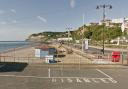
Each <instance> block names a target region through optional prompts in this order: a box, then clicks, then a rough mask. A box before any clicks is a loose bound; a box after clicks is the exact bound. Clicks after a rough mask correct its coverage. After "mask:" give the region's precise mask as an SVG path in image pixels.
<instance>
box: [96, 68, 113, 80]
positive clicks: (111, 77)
mask: <svg viewBox="0 0 128 89" xmlns="http://www.w3.org/2000/svg"><path fill="white" fill-rule="evenodd" d="M96 70H97V71H98V72H100V73H101V74H103V75H105V76H106V77H108V78H112V77H110V76H109V75H108V74H106V73H104V72H103V71H101V70H99V69H96Z"/></svg>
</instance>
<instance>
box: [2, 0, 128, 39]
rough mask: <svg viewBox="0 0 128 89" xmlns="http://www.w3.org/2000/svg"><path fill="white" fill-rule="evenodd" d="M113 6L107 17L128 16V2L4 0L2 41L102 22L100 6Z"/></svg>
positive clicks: (110, 0)
mask: <svg viewBox="0 0 128 89" xmlns="http://www.w3.org/2000/svg"><path fill="white" fill-rule="evenodd" d="M102 4H111V5H112V6H113V9H112V10H108V9H107V10H106V17H107V18H110V19H113V18H122V17H127V16H128V10H127V8H128V5H127V4H128V0H0V41H3V40H24V39H25V38H27V36H28V35H30V34H32V33H38V32H43V31H66V28H67V27H72V28H73V29H72V30H74V29H76V28H78V27H79V26H81V25H82V24H83V22H82V15H83V13H84V14H85V24H87V23H90V22H98V21H100V20H101V19H102V10H96V6H97V5H102Z"/></svg>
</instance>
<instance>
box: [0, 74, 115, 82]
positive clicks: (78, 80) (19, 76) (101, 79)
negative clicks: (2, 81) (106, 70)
mask: <svg viewBox="0 0 128 89" xmlns="http://www.w3.org/2000/svg"><path fill="white" fill-rule="evenodd" d="M0 77H16V78H37V79H52V82H53V83H55V82H57V80H58V81H59V82H61V83H63V82H64V80H65V82H66V81H67V82H68V83H73V79H76V82H77V83H82V82H85V83H91V82H94V83H101V82H103V83H117V81H116V80H114V79H112V78H85V77H50V78H49V77H40V76H22V75H0ZM74 81H75V80H74Z"/></svg>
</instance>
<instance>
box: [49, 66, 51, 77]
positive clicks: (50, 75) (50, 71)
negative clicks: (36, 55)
mask: <svg viewBox="0 0 128 89" xmlns="http://www.w3.org/2000/svg"><path fill="white" fill-rule="evenodd" d="M50 77H51V70H50V68H49V69H48V78H50Z"/></svg>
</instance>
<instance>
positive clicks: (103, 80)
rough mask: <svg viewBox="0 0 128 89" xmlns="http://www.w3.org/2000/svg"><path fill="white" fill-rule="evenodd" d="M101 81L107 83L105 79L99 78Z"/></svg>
mask: <svg viewBox="0 0 128 89" xmlns="http://www.w3.org/2000/svg"><path fill="white" fill-rule="evenodd" d="M100 80H101V81H102V82H103V83H109V82H107V81H106V80H105V79H100Z"/></svg>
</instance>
